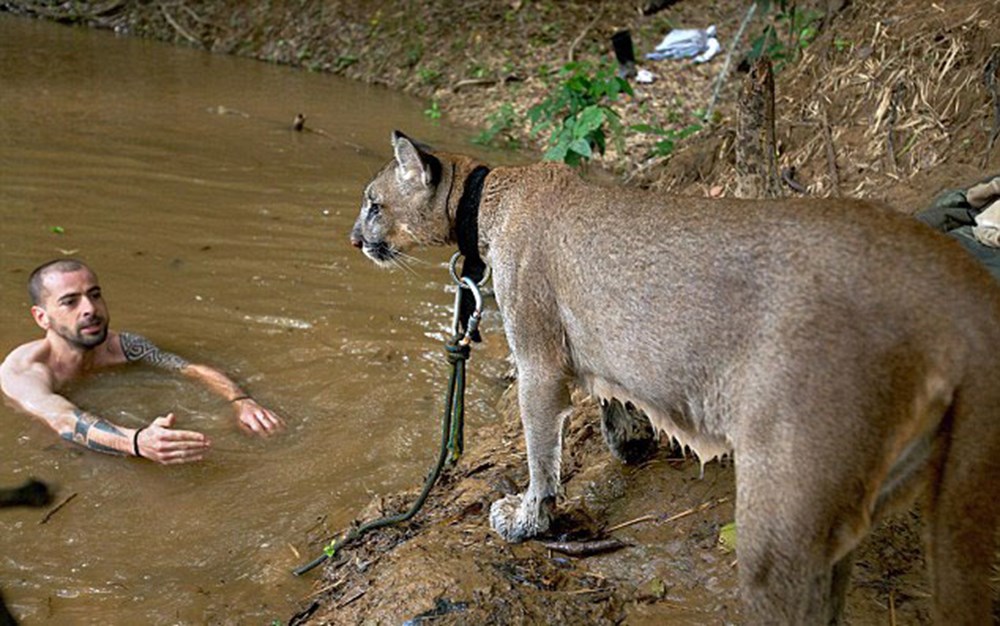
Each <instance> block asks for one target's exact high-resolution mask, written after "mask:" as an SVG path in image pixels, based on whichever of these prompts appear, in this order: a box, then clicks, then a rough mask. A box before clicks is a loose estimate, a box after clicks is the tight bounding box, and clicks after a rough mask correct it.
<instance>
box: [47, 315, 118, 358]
mask: <svg viewBox="0 0 1000 626" xmlns="http://www.w3.org/2000/svg"><path fill="white" fill-rule="evenodd" d="M95 322H96V323H97V324H99V325H100V327H101V330H100V332H98V333H96V334H84V333H83V329H84V328H88V327H90V326H93V325H94V323H95ZM56 333H58V335H59V336H60V337H62V338H63V339H65V340H66V341H67V342H69V343H70V344H72V345H73V346H74V347H77V348H80V349H82V350H90V349H92V348H95V347H97V346H99V345H101V344H102V343H104V340H105V339H107V338H108V322H107V320H106V319H104V318H102V317H93V318H91V319H89V320H87V321H86V322H82V323H80V324H79V325H78V326H77V327H76V329H74V330H70V329H69V328H67V327H65V326H59V327H57V328H56Z"/></svg>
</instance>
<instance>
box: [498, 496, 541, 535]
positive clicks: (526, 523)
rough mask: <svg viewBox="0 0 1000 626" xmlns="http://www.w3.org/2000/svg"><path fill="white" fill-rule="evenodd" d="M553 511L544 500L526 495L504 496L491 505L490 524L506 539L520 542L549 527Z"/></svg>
mask: <svg viewBox="0 0 1000 626" xmlns="http://www.w3.org/2000/svg"><path fill="white" fill-rule="evenodd" d="M550 521H551V513H550V512H549V507H548V506H546V505H545V503H544V502H539V501H538V500H535V499H525V497H524V495H523V494H522V495H519V496H504V497H503V498H501V499H499V500H497V501H496V502H494V503H493V505H492V506H490V526H492V527H493V530H495V531H496V532H497V534H499V535H500V536H501V537H503V538H504V540H506V541H509V542H511V543H518V542H520V541H524V540H525V539H529V538H531V537H534V536H535V535H539V534H541V533H544V532H545V531H546V530H548V529H549V522H550Z"/></svg>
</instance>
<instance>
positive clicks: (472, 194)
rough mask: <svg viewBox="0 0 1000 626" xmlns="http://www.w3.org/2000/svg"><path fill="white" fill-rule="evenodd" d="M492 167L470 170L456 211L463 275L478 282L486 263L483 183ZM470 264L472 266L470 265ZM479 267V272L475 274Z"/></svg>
mask: <svg viewBox="0 0 1000 626" xmlns="http://www.w3.org/2000/svg"><path fill="white" fill-rule="evenodd" d="M489 173H490V168H488V167H486V166H485V165H480V166H478V167H476V168H475V169H474V170H472V171H471V172H469V175H468V176H466V177H465V183H463V185H462V197H461V198H459V200H458V209H457V210H456V211H455V239H456V240H457V241H458V251H459V252H461V253H462V256H464V257H465V262H464V263H462V276H469V277H470V278H472V279H473V280H474V281H476V282H477V283H478V282H479V281H480V280H482V279H483V273H484V272H485V271H486V264H485V263H484V262H483V260H482V259H481V258H479V202H480V200H481V199H482V195H483V183H485V182H486V176H487V175H488V174H489ZM470 265H471V266H472V267H470ZM477 268H478V274H475V275H474V274H473V273H472V272H476V271H477Z"/></svg>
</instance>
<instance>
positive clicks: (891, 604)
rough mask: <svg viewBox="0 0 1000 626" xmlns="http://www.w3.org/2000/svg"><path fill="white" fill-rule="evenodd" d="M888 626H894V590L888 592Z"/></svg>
mask: <svg viewBox="0 0 1000 626" xmlns="http://www.w3.org/2000/svg"><path fill="white" fill-rule="evenodd" d="M889 626H896V590H895V589H890V590H889Z"/></svg>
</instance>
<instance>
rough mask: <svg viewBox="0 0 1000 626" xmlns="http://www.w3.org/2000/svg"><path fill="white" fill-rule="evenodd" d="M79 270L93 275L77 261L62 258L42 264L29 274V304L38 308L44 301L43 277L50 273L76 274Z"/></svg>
mask: <svg viewBox="0 0 1000 626" xmlns="http://www.w3.org/2000/svg"><path fill="white" fill-rule="evenodd" d="M79 270H87V271H88V272H90V273H91V274H93V273H94V271H93V270H91V269H90V268H89V267H87V264H86V263H84V262H83V261H79V260H77V259H70V258H63V259H53V260H51V261H48V262H46V263H42V264H41V265H39V266H38V267H36V268H35V270H34V271H33V272H31V276H29V277H28V295H29V296H30V297H31V304H32V305H33V306H40V305H41V303H42V301H43V300H44V299H45V293H44V291H45V277H46V276H48V275H49V274H51V273H52V272H60V273H65V272H76V271H79Z"/></svg>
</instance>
